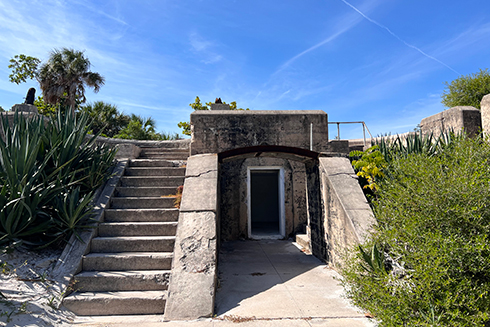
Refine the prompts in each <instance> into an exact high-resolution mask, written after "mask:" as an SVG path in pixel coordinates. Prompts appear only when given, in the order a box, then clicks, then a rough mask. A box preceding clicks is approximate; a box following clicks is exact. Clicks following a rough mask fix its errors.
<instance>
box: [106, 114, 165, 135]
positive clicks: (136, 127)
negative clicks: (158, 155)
mask: <svg viewBox="0 0 490 327" xmlns="http://www.w3.org/2000/svg"><path fill="white" fill-rule="evenodd" d="M114 137H115V138H121V139H133V140H161V138H162V137H161V135H160V134H158V133H157V132H155V121H154V120H153V119H152V118H151V117H149V118H143V117H141V116H137V115H135V114H131V120H130V121H129V124H128V125H127V126H126V127H125V128H123V129H122V130H121V131H120V132H119V133H118V134H117V135H115V136H114Z"/></svg>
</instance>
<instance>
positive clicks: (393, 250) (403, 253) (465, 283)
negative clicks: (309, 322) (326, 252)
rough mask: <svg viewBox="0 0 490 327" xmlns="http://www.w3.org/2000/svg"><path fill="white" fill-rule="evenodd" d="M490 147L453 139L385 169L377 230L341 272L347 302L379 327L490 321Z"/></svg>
mask: <svg viewBox="0 0 490 327" xmlns="http://www.w3.org/2000/svg"><path fill="white" fill-rule="evenodd" d="M488 141H489V140H485V141H482V139H469V138H466V137H465V136H464V135H461V136H457V137H453V139H452V141H451V143H450V144H448V145H447V147H446V148H444V150H443V151H440V152H438V153H435V154H432V155H431V154H430V153H413V154H411V155H408V156H406V157H400V158H396V159H394V160H393V161H392V162H391V163H390V164H389V166H388V167H387V168H386V169H385V171H386V176H385V178H384V179H383V180H381V181H380V182H379V188H378V190H377V194H378V197H377V200H376V201H374V213H375V216H376V219H377V225H376V226H374V231H373V232H372V234H371V236H370V238H369V240H368V241H366V242H365V244H363V245H362V246H361V247H360V248H357V249H356V250H355V251H354V253H355V255H353V256H352V257H351V258H350V259H348V260H347V262H346V264H345V265H344V267H343V268H342V275H343V283H344V286H345V287H346V290H347V295H348V297H349V298H350V299H351V300H352V301H353V303H354V304H355V305H357V306H359V307H360V308H362V309H364V310H366V311H368V312H370V313H372V314H373V315H374V316H375V318H376V319H377V320H378V322H379V323H380V326H461V327H462V326H486V324H488V323H489V321H490V197H489V196H488V185H490V165H489V160H490V145H489V142H488ZM366 248H368V249H372V251H371V254H369V253H368V252H367V251H365V250H364V249H366ZM383 270H384V271H383Z"/></svg>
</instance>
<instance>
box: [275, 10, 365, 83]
mask: <svg viewBox="0 0 490 327" xmlns="http://www.w3.org/2000/svg"><path fill="white" fill-rule="evenodd" d="M359 21H360V20H359V19H356V18H354V17H342V19H341V22H342V23H341V24H339V26H338V27H337V29H336V30H335V31H334V32H333V33H332V34H331V35H330V36H329V37H327V38H325V39H324V40H322V41H320V42H318V43H317V44H315V45H313V46H311V47H309V48H308V49H306V50H304V51H302V52H300V53H298V54H297V55H295V56H294V57H292V58H291V59H289V60H288V61H286V62H285V63H284V64H282V65H281V66H280V67H279V68H278V69H277V70H276V71H275V72H274V74H273V75H275V74H277V73H279V72H281V71H283V70H285V69H286V68H288V67H289V66H291V64H292V63H294V62H295V61H296V60H298V59H299V58H301V57H303V56H304V55H306V54H308V53H310V52H312V51H314V50H316V49H318V48H320V47H322V46H323V45H325V44H327V43H330V42H332V41H334V40H335V39H337V38H338V37H339V36H341V35H342V34H344V33H345V32H347V31H348V30H350V29H351V28H352V27H354V26H355V25H356V24H358V23H359Z"/></svg>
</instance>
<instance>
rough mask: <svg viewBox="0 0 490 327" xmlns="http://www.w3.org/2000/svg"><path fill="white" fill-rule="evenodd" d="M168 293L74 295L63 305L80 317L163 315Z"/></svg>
mask: <svg viewBox="0 0 490 327" xmlns="http://www.w3.org/2000/svg"><path fill="white" fill-rule="evenodd" d="M166 300H167V291H139V292H134V291H126V292H85V293H78V292H77V293H73V294H71V295H70V296H67V297H66V298H65V299H64V300H63V305H64V306H65V307H66V308H67V309H68V310H71V311H73V312H74V313H75V314H76V315H79V316H105V315H108V314H111V315H136V314H162V313H163V310H164V308H165V302H166Z"/></svg>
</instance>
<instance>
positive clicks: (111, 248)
mask: <svg viewBox="0 0 490 327" xmlns="http://www.w3.org/2000/svg"><path fill="white" fill-rule="evenodd" d="M174 243H175V236H116V237H95V238H93V239H92V242H91V246H90V252H93V253H102V252H109V253H110V252H173V251H174Z"/></svg>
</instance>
